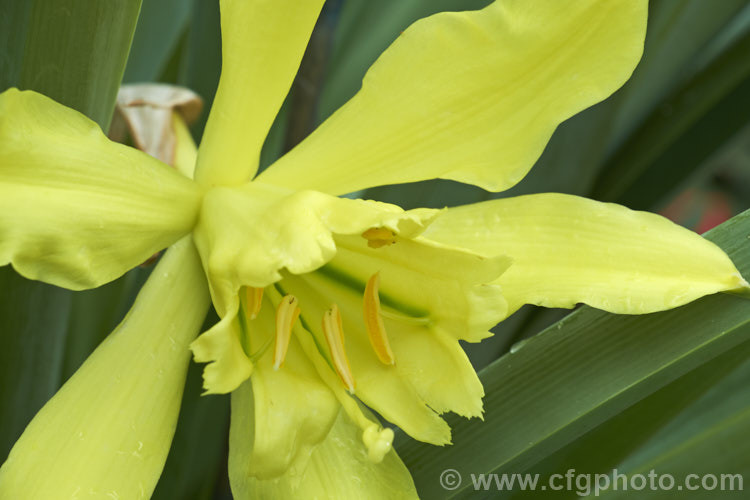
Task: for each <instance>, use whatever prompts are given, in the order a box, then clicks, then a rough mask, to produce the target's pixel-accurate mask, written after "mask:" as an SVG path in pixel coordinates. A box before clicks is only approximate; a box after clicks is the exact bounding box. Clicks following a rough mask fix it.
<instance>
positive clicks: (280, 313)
mask: <svg viewBox="0 0 750 500" xmlns="http://www.w3.org/2000/svg"><path fill="white" fill-rule="evenodd" d="M298 303H299V301H298V300H297V297H295V296H294V295H287V296H285V297H284V298H283V299H281V302H280V303H279V307H277V308H276V346H275V347H274V351H273V368H274V370H278V369H279V368H281V366H282V365H283V364H284V358H285V357H286V351H287V349H289V340H290V339H291V338H292V327H293V326H294V322H295V321H297V318H298V317H299V313H300V309H299V306H298V305H297V304H298Z"/></svg>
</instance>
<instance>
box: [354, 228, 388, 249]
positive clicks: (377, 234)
mask: <svg viewBox="0 0 750 500" xmlns="http://www.w3.org/2000/svg"><path fill="white" fill-rule="evenodd" d="M362 237H363V238H364V239H366V240H367V246H368V247H370V248H380V247H384V246H387V245H393V244H394V243H396V233H394V232H393V231H391V230H390V229H388V228H385V227H371V228H370V229H368V230H367V231H365V232H364V233H362Z"/></svg>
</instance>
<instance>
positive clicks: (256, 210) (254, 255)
mask: <svg viewBox="0 0 750 500" xmlns="http://www.w3.org/2000/svg"><path fill="white" fill-rule="evenodd" d="M436 213H437V211H435V210H428V209H420V210H412V211H409V212H404V211H403V210H402V209H401V208H399V207H397V206H395V205H389V204H386V203H377V202H371V201H362V200H350V199H345V198H337V197H335V196H329V195H325V194H323V193H318V192H315V191H300V192H289V191H286V190H284V189H280V188H276V187H273V186H265V185H263V184H259V183H257V182H252V183H249V184H247V185H245V186H243V187H242V188H236V189H235V188H215V189H212V190H211V191H209V192H208V193H207V194H206V196H205V198H204V203H203V208H202V212H201V217H200V223H199V224H198V226H197V228H196V230H195V238H196V245H197V247H198V249H199V251H200V253H201V257H202V259H203V263H204V267H205V268H206V271H207V274H208V276H209V284H210V286H211V294H212V297H213V299H214V304H215V305H216V309H217V311H218V312H219V316H220V317H222V318H223V317H224V316H225V315H226V314H229V313H228V312H227V311H230V309H231V308H230V307H229V306H228V304H230V303H232V304H233V303H235V301H236V297H237V294H238V292H239V288H240V287H241V286H251V287H256V288H263V287H265V286H267V285H270V284H271V283H273V282H275V281H278V280H279V279H280V278H281V275H280V273H279V271H280V270H281V269H283V268H286V269H288V270H289V271H290V272H292V273H305V272H309V271H312V270H313V269H316V268H318V267H320V266H322V265H323V264H325V263H326V262H327V261H329V260H330V259H331V258H332V257H333V256H334V255H335V253H336V245H335V243H334V240H333V234H361V233H362V232H364V231H366V230H368V229H369V228H373V227H382V228H386V229H388V230H390V231H392V232H394V233H396V234H402V235H405V236H413V235H416V234H418V233H419V232H421V231H422V230H424V227H425V226H426V225H427V224H428V223H429V221H430V220H432V218H433V217H434V216H435V215H436ZM362 241H363V243H364V241H365V240H364V239H362Z"/></svg>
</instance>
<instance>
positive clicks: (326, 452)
mask: <svg viewBox="0 0 750 500" xmlns="http://www.w3.org/2000/svg"><path fill="white" fill-rule="evenodd" d="M233 398H234V396H233ZM232 402H233V403H234V400H233V401H232ZM233 417H234V415H233ZM232 424H233V427H232V428H233V429H236V427H235V425H234V422H233V423H232ZM237 437H240V436H239V434H230V445H229V446H230V449H229V480H230V483H231V485H232V494H233V495H234V498H236V499H247V498H258V499H272V498H284V499H308V498H318V499H338V498H342V499H343V498H345V499H357V500H381V499H383V498H388V499H393V500H417V498H418V496H417V492H416V489H415V488H414V482H413V481H412V479H411V476H410V475H409V471H408V470H407V468H406V466H404V464H403V462H401V459H400V458H399V457H398V455H396V452H395V451H390V452H389V453H388V454H386V456H385V458H384V459H383V461H382V462H380V463H373V462H372V461H371V460H369V459H368V456H367V453H366V452H365V448H364V446H363V445H362V441H361V436H360V429H359V427H357V425H355V424H354V423H353V422H352V421H351V420H349V418H348V417H347V415H346V414H345V413H344V412H340V413H339V415H338V418H337V419H336V421H335V423H334V425H333V427H332V428H331V431H330V432H329V433H328V436H327V437H326V438H325V440H324V441H323V442H322V443H321V444H319V445H318V446H317V447H316V448H315V449H314V450H313V452H312V454H311V456H310V460H309V462H308V464H307V467H306V468H304V470H302V471H299V470H294V469H290V470H289V471H287V472H286V473H285V474H283V475H282V476H279V477H277V478H274V479H266V480H260V479H257V478H255V477H252V476H248V475H247V474H245V473H244V472H245V469H244V467H245V464H246V461H245V460H246V457H245V456H243V454H242V453H241V448H239V447H238V446H237Z"/></svg>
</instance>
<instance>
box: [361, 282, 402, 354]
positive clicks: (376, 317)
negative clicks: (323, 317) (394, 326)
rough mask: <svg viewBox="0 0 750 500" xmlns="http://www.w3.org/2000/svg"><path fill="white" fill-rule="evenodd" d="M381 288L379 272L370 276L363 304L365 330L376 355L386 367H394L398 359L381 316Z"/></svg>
mask: <svg viewBox="0 0 750 500" xmlns="http://www.w3.org/2000/svg"><path fill="white" fill-rule="evenodd" d="M379 286H380V273H379V272H378V273H375V274H373V275H372V276H370V279H369V280H367V285H366V286H365V296H364V300H363V304H362V306H363V307H362V309H363V313H364V319H365V329H366V330H367V336H368V337H370V344H371V345H372V348H373V350H374V351H375V354H377V355H378V359H380V361H381V362H383V363H384V364H386V365H392V364H394V363H395V362H396V359H395V358H394V357H393V351H392V350H391V345H390V343H389V342H388V335H387V334H386V332H385V326H383V318H382V317H381V315H380V313H381V311H380V296H379V295H378V287H379Z"/></svg>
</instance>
